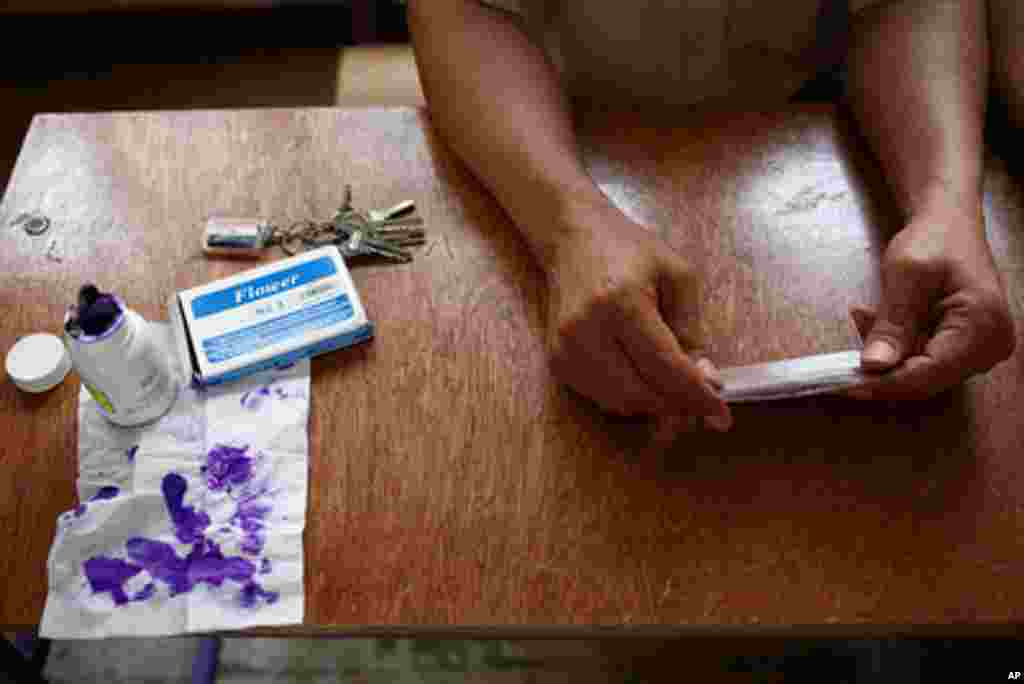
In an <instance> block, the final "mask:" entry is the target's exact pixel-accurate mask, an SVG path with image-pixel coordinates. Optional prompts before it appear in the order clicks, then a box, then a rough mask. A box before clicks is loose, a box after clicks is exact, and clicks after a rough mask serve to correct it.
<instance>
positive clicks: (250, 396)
mask: <svg viewBox="0 0 1024 684" xmlns="http://www.w3.org/2000/svg"><path fill="white" fill-rule="evenodd" d="M269 396H270V385H264V386H263V387H260V388H259V389H257V390H250V391H248V392H246V393H245V394H243V395H242V400H241V403H242V408H244V409H249V410H250V411H259V410H260V409H261V408H263V402H264V401H265V400H266V399H267V398H268V397H269Z"/></svg>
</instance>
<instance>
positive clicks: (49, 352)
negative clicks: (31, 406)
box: [7, 333, 71, 392]
mask: <svg viewBox="0 0 1024 684" xmlns="http://www.w3.org/2000/svg"><path fill="white" fill-rule="evenodd" d="M70 370H71V356H70V355H69V354H68V350H67V347H65V346H64V343H63V342H62V341H61V339H60V338H59V337H57V336H56V335H49V334H47V333H38V334H36V335H28V336H27V337H22V338H21V339H20V340H18V342H17V343H16V344H15V345H14V346H13V347H11V350H10V351H9V352H7V375H8V376H9V377H10V378H11V380H13V381H14V384H15V385H17V386H18V387H19V388H20V389H22V390H24V391H26V392H45V391H47V390H49V389H53V388H54V387H56V386H57V385H59V384H60V383H62V382H63V381H64V378H65V377H67V374H68V371H70Z"/></svg>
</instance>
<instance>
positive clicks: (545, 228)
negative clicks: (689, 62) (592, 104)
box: [409, 0, 607, 266]
mask: <svg viewBox="0 0 1024 684" xmlns="http://www.w3.org/2000/svg"><path fill="white" fill-rule="evenodd" d="M409 23H410V29H411V32H412V38H413V44H414V46H415V49H416V60H417V64H418V67H419V71H420V77H421V81H422V83H423V88H424V91H425V94H426V97H427V101H428V103H429V106H430V112H431V118H432V120H433V122H434V124H435V125H436V126H437V127H438V129H439V130H440V131H441V134H442V135H443V136H444V138H445V139H446V140H447V142H448V144H449V145H450V146H451V147H452V148H453V149H454V150H455V152H456V153H457V154H458V155H459V156H460V157H461V158H462V159H463V161H465V162H466V164H467V165H468V166H469V167H470V168H471V169H472V170H473V172H474V173H475V174H476V175H477V177H478V178H480V179H481V180H482V181H483V183H484V184H485V185H486V186H487V187H488V189H489V190H490V191H491V192H492V193H493V194H494V196H495V197H496V198H497V199H498V201H499V202H500V203H501V205H502V206H503V207H504V208H505V210H506V211H507V212H508V214H509V215H510V216H511V218H512V220H513V221H514V222H515V224H516V225H517V227H518V228H519V230H520V232H521V233H522V234H523V235H524V237H525V238H526V240H527V242H528V244H529V246H530V248H531V250H532V251H533V253H534V255H535V256H536V257H537V259H538V260H539V261H540V262H541V265H542V266H546V265H547V264H548V262H550V260H551V255H552V253H553V252H554V251H555V250H556V248H557V246H558V244H559V242H560V241H561V240H562V239H563V238H564V237H565V235H563V232H564V231H567V230H569V228H567V226H568V225H570V224H571V223H572V222H571V221H568V220H561V219H563V218H565V217H567V216H569V215H571V214H573V213H576V212H580V211H585V210H586V208H588V207H597V206H603V205H607V200H606V199H605V198H604V196H603V195H602V194H601V192H600V190H598V188H597V187H596V186H595V185H594V183H593V181H592V180H591V179H590V177H589V175H588V174H587V173H586V170H585V169H584V167H583V165H582V163H581V161H580V159H579V154H578V150H577V146H576V139H575V134H574V132H573V126H572V120H571V116H570V114H569V106H568V102H567V100H566V98H565V96H564V94H563V93H562V90H561V88H560V84H559V82H558V77H557V74H556V73H555V70H554V68H553V67H552V66H551V65H550V64H549V63H548V61H547V60H546V58H545V56H544V54H543V52H542V51H541V50H540V48H538V47H537V46H535V45H533V44H532V43H531V42H530V41H529V40H528V38H527V36H526V34H525V33H524V32H523V30H522V29H521V27H520V26H518V24H517V22H516V21H515V20H513V19H512V18H511V17H509V16H506V15H504V14H503V13H501V12H499V11H497V10H491V9H488V8H485V7H483V6H481V5H479V4H478V3H477V2H475V0H426V1H421V2H412V3H410V8H409Z"/></svg>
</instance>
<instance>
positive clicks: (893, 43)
mask: <svg viewBox="0 0 1024 684" xmlns="http://www.w3.org/2000/svg"><path fill="white" fill-rule="evenodd" d="M850 67H851V68H850V76H851V84H850V85H851V87H850V101H851V105H852V106H853V109H854V111H855V113H856V115H857V117H858V119H859V120H860V122H861V125H862V128H863V130H864V132H865V134H866V135H867V136H868V138H869V139H870V140H871V143H872V146H873V147H874V149H875V151H876V152H877V154H878V157H879V159H880V160H881V162H882V166H883V167H884V168H885V172H886V176H887V177H888V179H889V183H890V185H891V186H892V188H893V190H894V192H895V195H896V199H897V201H898V202H899V204H900V207H901V209H903V210H904V212H906V214H907V215H908V216H909V215H912V214H914V213H916V212H920V211H922V210H923V209H924V207H925V206H926V205H927V204H928V203H929V202H931V201H935V200H944V199H946V198H947V197H956V198H958V199H959V200H960V201H961V202H962V203H964V204H969V203H973V202H977V201H979V199H980V193H981V171H982V169H981V157H982V127H983V123H984V121H983V120H984V112H985V102H986V94H987V87H988V46H987V32H986V30H985V3H984V2H983V0H902V1H900V0H895V1H892V0H891V1H889V2H881V3H879V4H877V5H875V6H872V7H869V8H867V9H865V10H864V11H862V12H861V13H860V15H859V16H858V17H857V18H856V20H855V22H854V42H853V49H852V53H851V60H850Z"/></svg>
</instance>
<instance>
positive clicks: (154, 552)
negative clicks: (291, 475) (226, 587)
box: [80, 446, 279, 608]
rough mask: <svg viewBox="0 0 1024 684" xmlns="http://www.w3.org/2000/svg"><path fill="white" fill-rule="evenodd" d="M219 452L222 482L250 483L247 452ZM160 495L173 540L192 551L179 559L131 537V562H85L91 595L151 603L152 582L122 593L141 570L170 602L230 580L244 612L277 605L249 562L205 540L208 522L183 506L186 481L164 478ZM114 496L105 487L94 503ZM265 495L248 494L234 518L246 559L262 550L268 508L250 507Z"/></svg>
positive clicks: (167, 548)
mask: <svg viewBox="0 0 1024 684" xmlns="http://www.w3.org/2000/svg"><path fill="white" fill-rule="evenodd" d="M218 448H219V449H221V452H220V454H219V457H220V458H222V460H223V463H226V464H227V465H226V466H225V468H224V469H223V471H220V470H218V471H217V473H218V474H220V475H222V476H223V479H225V480H230V479H231V478H232V477H235V478H237V477H241V475H240V474H241V473H244V477H242V479H241V480H240V481H244V480H245V479H248V477H249V476H250V475H251V468H250V466H251V460H250V459H246V458H245V457H244V456H243V455H242V454H244V452H245V451H246V450H245V449H233V448H231V447H223V446H222V447H218ZM214 451H216V449H215V450H214ZM212 455H213V452H212V451H211V456H212ZM239 458H241V459H243V460H244V461H245V466H244V467H240V466H238V459H239ZM223 463H222V464H221V465H223ZM161 489H162V491H163V495H164V503H165V505H166V506H167V513H168V515H169V516H170V518H171V521H172V522H173V524H174V529H175V536H176V537H177V539H178V540H179V541H181V542H182V543H186V544H192V550H191V551H190V552H189V553H188V555H187V556H185V557H184V558H182V557H181V556H179V555H178V552H177V550H176V549H175V548H174V546H172V545H171V544H167V543H164V542H161V541H157V540H154V539H147V538H145V537H132V538H130V539H128V540H127V541H126V542H125V551H126V553H127V555H128V559H129V560H130V561H131V562H128V561H125V560H122V559H119V558H108V557H106V556H95V557H93V558H90V559H89V560H87V561H86V562H85V564H84V568H85V574H86V577H87V578H88V580H89V585H90V586H91V587H92V590H93V592H96V593H103V592H109V593H110V595H111V597H112V598H113V600H114V603H115V604H116V605H123V604H125V603H127V602H129V601H144V600H146V599H149V598H151V597H152V596H153V595H154V594H155V593H156V585H155V583H153V582H150V583H147V584H146V586H145V587H143V589H142V590H141V591H139V592H138V593H137V594H135V595H134V596H131V597H129V596H128V594H127V593H125V590H124V583H125V582H126V581H128V580H129V579H131V578H132V577H134V576H135V575H137V574H139V573H140V572H142V571H143V570H145V571H146V572H148V573H149V574H150V575H151V576H152V577H153V578H154V579H155V580H157V581H160V582H163V583H165V584H166V585H167V586H168V588H169V591H170V594H171V596H176V595H178V594H182V593H186V592H189V591H191V590H192V589H193V588H194V587H195V586H196V585H197V584H200V583H203V584H208V585H212V586H216V587H219V586H221V585H222V584H223V583H224V581H225V580H232V581H233V582H237V583H238V584H241V585H242V589H241V591H240V592H239V594H238V601H239V603H240V605H242V607H245V608H253V607H255V606H257V605H258V604H259V602H260V601H261V600H262V601H264V602H266V603H268V604H271V603H275V602H276V601H277V600H278V598H279V594H278V593H277V592H273V591H267V590H265V589H264V588H263V587H261V586H260V585H259V584H258V583H257V582H256V581H255V580H253V576H254V575H255V574H256V572H257V568H256V566H255V565H254V564H253V563H252V562H251V561H249V560H247V559H245V558H242V557H241V556H229V557H225V556H224V554H223V553H222V552H221V549H220V547H219V546H218V545H217V544H216V543H214V542H213V541H211V540H209V539H207V538H206V536H205V530H206V528H207V527H209V525H210V517H209V516H208V515H207V514H206V513H204V512H202V511H199V512H197V511H196V510H195V509H194V508H193V507H191V506H185V505H184V500H185V492H186V491H187V490H188V482H187V481H186V480H185V478H184V477H182V476H181V475H178V474H177V473H168V474H167V475H166V476H164V479H163V482H162V483H161ZM118 492H119V490H118V489H117V488H116V487H104V488H103V489H101V490H100V492H99V493H98V494H97V497H99V498H111V497H112V496H116V495H117V494H118ZM263 493H265V492H260V493H257V494H252V495H250V497H249V498H248V499H246V500H244V501H242V502H241V503H240V504H239V508H238V511H237V512H236V513H235V517H234V518H233V521H234V520H235V519H237V520H238V521H239V523H240V525H241V527H242V529H243V530H245V532H246V538H245V541H244V542H243V544H242V550H243V551H244V552H246V553H254V554H256V553H259V551H260V550H261V549H262V548H263V543H264V537H263V526H264V518H265V516H266V515H267V514H268V513H269V512H270V506H266V505H261V504H258V503H255V502H254V501H253V500H254V499H255V498H256V497H257V496H260V495H261V494H263ZM94 498H96V497H94ZM80 508H83V509H84V507H80ZM269 572H270V561H269V560H268V559H266V558H264V559H262V563H261V565H260V573H261V574H267V573H269Z"/></svg>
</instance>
